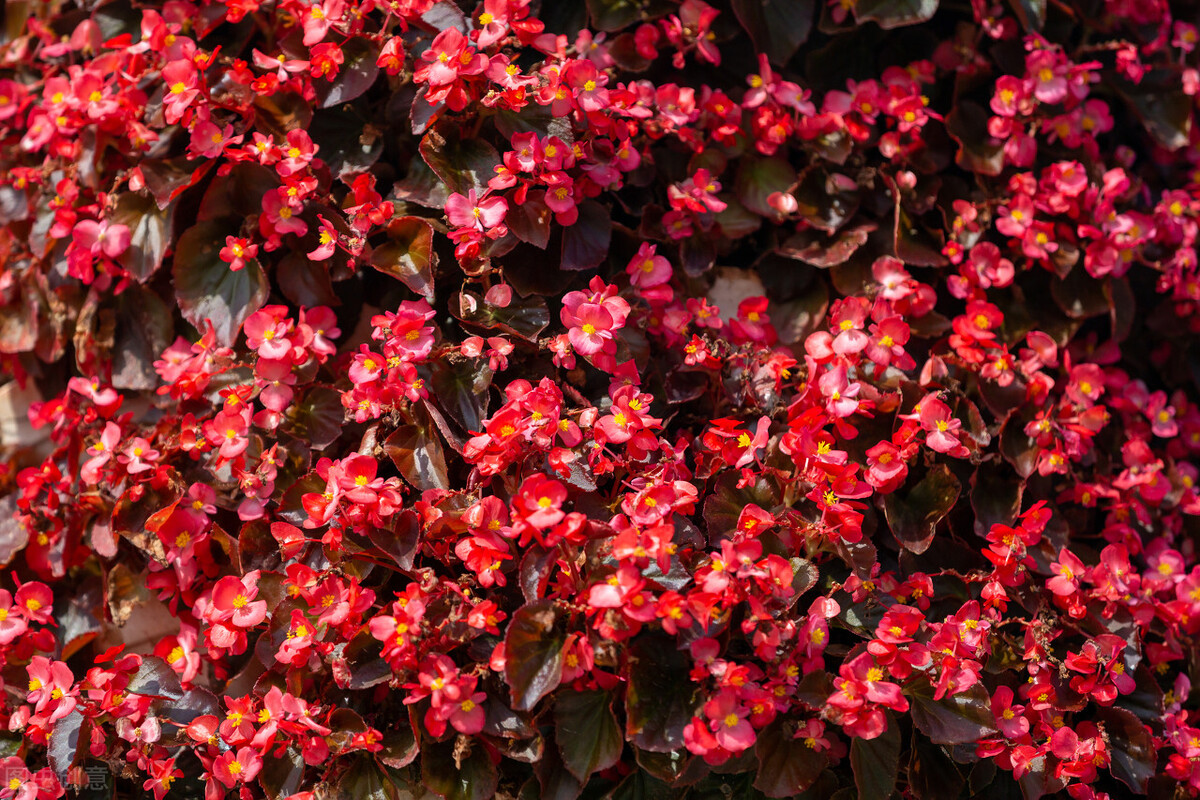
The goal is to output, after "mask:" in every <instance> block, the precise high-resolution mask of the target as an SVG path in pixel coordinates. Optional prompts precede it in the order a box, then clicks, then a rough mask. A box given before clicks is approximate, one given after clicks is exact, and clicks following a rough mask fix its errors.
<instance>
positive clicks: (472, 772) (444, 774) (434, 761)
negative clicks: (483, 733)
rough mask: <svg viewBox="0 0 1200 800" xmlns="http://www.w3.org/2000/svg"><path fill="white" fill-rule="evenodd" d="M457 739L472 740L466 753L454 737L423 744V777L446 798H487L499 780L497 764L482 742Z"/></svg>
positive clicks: (480, 799)
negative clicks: (446, 740) (445, 740)
mask: <svg viewBox="0 0 1200 800" xmlns="http://www.w3.org/2000/svg"><path fill="white" fill-rule="evenodd" d="M458 741H464V742H468V743H469V744H468V748H469V749H468V751H467V753H466V754H465V755H464V754H463V753H462V752H461V751H459V750H458V749H457V748H458V745H457V742H456V741H455V740H453V739H452V740H450V741H449V742H438V743H431V744H427V745H425V746H424V747H423V748H422V750H421V780H422V782H423V783H424V784H425V786H426V787H428V788H429V789H432V790H433V791H435V792H437V793H438V794H439V795H441V796H442V797H444V798H446V800H487V798H489V797H491V796H492V795H494V794H495V793H496V787H497V786H498V785H499V783H500V774H499V772H498V771H497V769H496V765H495V764H493V763H492V759H491V758H489V757H488V753H487V749H486V748H485V747H484V746H483V743H482V742H480V741H474V740H471V739H466V738H464V739H461V740H458ZM356 800H357V798H356Z"/></svg>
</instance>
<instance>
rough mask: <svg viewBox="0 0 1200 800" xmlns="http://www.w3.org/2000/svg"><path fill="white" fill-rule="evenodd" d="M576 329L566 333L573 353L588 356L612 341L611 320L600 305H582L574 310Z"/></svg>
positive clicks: (573, 328)
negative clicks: (573, 350)
mask: <svg viewBox="0 0 1200 800" xmlns="http://www.w3.org/2000/svg"><path fill="white" fill-rule="evenodd" d="M575 321H576V325H577V326H576V327H572V328H571V329H570V330H569V331H568V332H567V337H568V338H569V339H570V340H571V346H572V347H574V348H575V351H576V352H578V353H581V354H583V355H585V356H590V355H593V354H595V353H599V352H600V351H601V350H604V349H605V348H606V346H607V344H608V342H610V341H612V328H613V318H612V315H611V314H609V313H608V311H607V310H606V309H605V308H604V306H602V305H597V304H595V303H584V304H583V305H581V306H579V308H577V309H576V310H575Z"/></svg>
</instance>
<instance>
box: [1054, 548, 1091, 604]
mask: <svg viewBox="0 0 1200 800" xmlns="http://www.w3.org/2000/svg"><path fill="white" fill-rule="evenodd" d="M1086 569H1087V568H1086V567H1085V566H1084V565H1083V562H1082V561H1080V560H1079V558H1078V557H1076V555H1075V554H1074V553H1072V552H1071V551H1070V550H1067V549H1065V548H1064V549H1063V550H1062V551H1061V552H1060V553H1059V554H1058V561H1055V562H1053V563H1051V564H1050V571H1051V572H1053V573H1054V577H1053V578H1051V579H1050V580H1048V581H1046V588H1047V589H1049V590H1050V591H1052V592H1054V594H1056V595H1058V596H1059V597H1069V596H1071V595H1073V594H1075V592H1077V591H1079V579H1080V577H1082V576H1083V574H1084V572H1085V571H1086Z"/></svg>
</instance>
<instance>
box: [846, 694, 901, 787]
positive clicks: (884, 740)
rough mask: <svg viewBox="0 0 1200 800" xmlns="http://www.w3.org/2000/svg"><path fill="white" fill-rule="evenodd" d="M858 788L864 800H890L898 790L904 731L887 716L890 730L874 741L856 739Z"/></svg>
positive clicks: (853, 762)
mask: <svg viewBox="0 0 1200 800" xmlns="http://www.w3.org/2000/svg"><path fill="white" fill-rule="evenodd" d="M850 766H851V768H852V769H853V770H854V785H855V786H856V787H858V796H859V797H860V798H862V800H867V798H870V800H887V798H889V797H891V796H892V792H893V791H894V790H895V788H896V776H897V775H898V774H899V771H900V730H899V728H898V726H897V724H896V718H895V717H894V716H892V715H891V714H888V715H887V730H886V731H884V732H883V733H882V734H881V735H879V736H877V737H875V738H874V739H855V740H854V741H853V742H852V743H851V745H850Z"/></svg>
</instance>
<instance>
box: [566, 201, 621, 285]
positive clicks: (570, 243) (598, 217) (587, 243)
mask: <svg viewBox="0 0 1200 800" xmlns="http://www.w3.org/2000/svg"><path fill="white" fill-rule="evenodd" d="M611 240H612V216H611V215H610V214H609V211H608V209H607V208H605V207H604V206H602V205H600V204H599V203H597V202H596V201H595V200H584V201H583V202H582V203H580V204H579V219H578V220H576V221H575V224H574V225H572V226H570V227H569V228H567V229H566V230H564V231H563V240H562V265H561V266H562V268H563V269H568V270H577V271H578V270H585V269H591V268H592V267H595V266H598V265H600V264H601V263H602V262H603V261H604V259H605V258H607V257H608V245H609V242H610V241H611Z"/></svg>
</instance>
